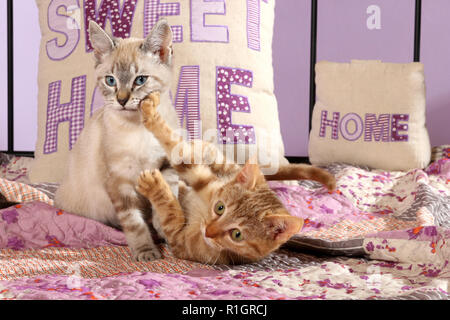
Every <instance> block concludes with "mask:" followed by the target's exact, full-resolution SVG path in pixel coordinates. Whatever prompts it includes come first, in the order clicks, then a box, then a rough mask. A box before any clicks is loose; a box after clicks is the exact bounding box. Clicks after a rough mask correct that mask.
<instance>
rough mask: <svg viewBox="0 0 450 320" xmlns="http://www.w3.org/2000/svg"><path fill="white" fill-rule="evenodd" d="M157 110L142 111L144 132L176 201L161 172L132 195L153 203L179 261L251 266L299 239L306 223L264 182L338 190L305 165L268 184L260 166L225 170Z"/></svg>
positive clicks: (145, 105) (217, 157)
mask: <svg viewBox="0 0 450 320" xmlns="http://www.w3.org/2000/svg"><path fill="white" fill-rule="evenodd" d="M158 103H159V96H158V94H157V93H152V94H150V96H149V98H147V99H145V100H144V101H143V102H142V103H141V108H142V113H143V115H144V124H145V126H146V127H147V128H148V129H149V130H150V131H151V132H153V134H154V135H155V137H156V138H157V139H158V140H159V142H160V143H161V146H162V147H163V148H164V150H165V151H166V154H167V156H168V158H169V161H170V163H171V165H172V167H173V168H174V169H175V170H176V171H177V172H178V174H179V176H180V180H181V181H180V185H179V196H178V199H177V198H176V197H175V195H174V194H173V193H172V192H171V190H170V187H169V185H168V184H167V182H166V181H165V179H164V177H163V176H162V175H161V172H160V171H159V170H158V169H153V170H146V171H144V172H143V173H142V174H141V176H140V177H139V180H138V186H137V190H138V191H139V192H140V193H141V194H142V195H144V196H146V197H147V198H148V199H149V200H150V202H151V203H152V206H153V208H154V209H155V215H156V216H157V217H158V218H159V219H158V220H157V219H156V217H155V220H154V221H155V222H156V221H159V224H160V226H159V227H158V229H161V230H162V233H163V234H164V237H165V239H166V240H167V242H168V244H169V246H170V247H171V249H172V252H173V253H174V254H175V255H176V256H177V257H179V258H182V259H188V260H194V261H199V262H203V263H209V264H215V263H219V264H235V263H245V262H253V261H257V260H259V259H262V258H264V257H265V256H266V255H268V254H269V253H270V252H272V251H274V250H276V249H277V248H278V247H279V246H280V245H282V244H283V243H285V242H286V241H287V240H289V238H290V237H291V236H292V235H293V234H295V233H296V232H298V231H299V230H300V229H301V227H302V225H303V219H301V218H298V217H294V216H291V215H290V214H289V212H288V211H287V210H286V208H285V207H284V206H283V204H282V203H281V201H280V200H279V199H278V198H277V196H276V194H275V193H274V192H273V191H272V190H271V189H270V187H269V186H268V184H267V182H266V178H267V179H268V180H286V179H294V180H298V179H312V180H317V181H319V182H322V183H323V184H325V185H326V186H327V187H328V189H329V190H333V189H334V188H335V186H336V181H335V179H334V177H333V176H332V175H331V174H330V173H328V172H327V171H325V170H323V169H320V168H317V167H313V166H310V165H304V164H289V165H286V166H283V167H281V168H280V170H279V171H278V173H277V174H275V175H272V176H266V178H265V177H264V175H263V173H262V172H261V170H260V168H259V166H258V165H257V164H251V163H250V162H247V163H246V164H245V165H244V166H243V167H242V166H240V165H237V164H234V163H226V162H224V161H223V157H222V158H221V153H220V152H219V151H218V149H217V148H216V147H215V146H214V145H213V144H211V143H208V142H205V141H198V140H197V141H193V142H187V141H185V140H183V139H182V138H181V137H180V136H179V135H177V134H176V133H175V132H174V131H173V130H172V129H171V128H170V127H169V126H168V125H167V123H166V122H165V121H164V119H162V118H161V116H160V115H159V114H158V113H157V112H156V107H157V105H158ZM195 143H199V144H200V146H201V149H202V163H201V164H195V163H194V159H195V156H194V152H192V151H193V150H194V149H195ZM185 151H188V152H186V153H184V152H185ZM186 154H187V156H186ZM185 157H188V159H184V158H185ZM179 160H184V161H179ZM186 160H188V161H186Z"/></svg>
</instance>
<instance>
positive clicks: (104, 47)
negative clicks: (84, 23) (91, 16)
mask: <svg viewBox="0 0 450 320" xmlns="http://www.w3.org/2000/svg"><path fill="white" fill-rule="evenodd" d="M89 39H90V40H91V44H92V47H94V50H95V53H96V55H104V54H107V53H110V52H111V51H112V50H113V49H114V48H115V46H116V44H115V43H114V39H113V38H112V37H111V36H110V35H109V34H107V33H106V32H105V30H103V29H102V27H100V26H99V25H98V24H97V23H96V22H95V21H94V20H90V21H89Z"/></svg>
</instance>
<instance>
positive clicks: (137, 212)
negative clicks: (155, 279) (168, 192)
mask: <svg viewBox="0 0 450 320" xmlns="http://www.w3.org/2000/svg"><path fill="white" fill-rule="evenodd" d="M89 34H90V39H91V42H92V45H93V47H94V54H95V60H96V65H95V66H96V75H97V86H98V88H99V89H100V90H101V92H102V94H103V96H104V100H105V105H104V106H103V107H102V108H100V109H99V110H97V111H96V112H95V113H94V114H93V116H92V117H91V118H90V119H89V120H88V121H87V123H86V126H85V128H84V129H83V131H82V133H81V134H80V136H79V138H78V140H77V143H76V144H75V146H74V148H73V149H72V150H71V151H70V153H69V160H68V163H67V169H66V172H65V177H64V179H63V181H62V183H61V185H60V187H59V189H58V190H57V192H56V195H55V205H56V206H58V207H60V208H61V209H64V210H66V211H68V212H72V213H75V214H78V215H82V216H85V217H88V218H92V219H95V220H98V221H100V222H103V223H105V224H109V225H112V226H117V227H121V228H122V230H123V231H124V233H125V236H126V239H127V242H128V245H129V247H130V249H131V252H132V254H133V257H134V258H135V259H136V260H138V261H149V260H153V259H156V258H159V257H161V253H160V252H159V249H158V247H157V246H156V245H155V244H154V242H153V240H152V237H151V233H150V230H149V227H148V225H147V223H146V221H147V220H148V219H149V216H148V215H150V214H151V206H150V203H149V202H148V200H147V199H145V198H144V197H142V196H141V195H140V194H138V193H137V192H136V190H135V184H136V181H137V178H138V176H139V173H140V172H141V171H142V170H144V169H161V171H162V172H163V175H164V176H165V178H166V179H167V180H168V181H171V183H172V184H171V185H172V187H173V189H174V192H175V193H176V192H177V188H178V177H177V175H176V174H175V172H174V171H173V170H172V169H167V170H163V169H164V166H165V163H166V162H167V159H166V156H165V152H164V150H163V149H162V148H161V146H160V145H159V143H158V141H157V140H156V139H155V138H154V136H153V135H152V134H151V133H150V132H149V131H148V130H146V128H145V127H144V126H143V124H142V122H143V119H142V115H141V112H140V111H139V104H140V102H141V100H142V99H143V98H144V97H145V96H147V95H148V94H149V93H150V92H152V91H155V90H158V91H160V92H161V105H160V106H159V107H158V112H159V113H160V114H161V116H162V117H163V118H164V119H165V121H167V123H168V124H169V125H170V126H171V127H172V128H177V127H178V119H177V115H176V112H175V109H174V107H173V106H172V103H171V100H170V96H169V87H170V80H171V79H170V78H171V76H170V75H171V58H172V31H171V29H170V27H169V25H168V23H167V21H166V20H160V21H158V23H157V24H156V25H155V26H154V27H153V30H152V31H151V32H150V34H149V35H148V37H147V38H146V39H135V38H129V39H117V38H114V37H112V36H110V35H108V34H107V33H106V32H105V31H104V30H103V29H102V28H101V27H100V26H98V25H97V24H96V23H95V22H93V21H90V23H89ZM166 167H167V166H166Z"/></svg>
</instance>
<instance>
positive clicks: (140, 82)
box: [134, 76, 148, 86]
mask: <svg viewBox="0 0 450 320" xmlns="http://www.w3.org/2000/svg"><path fill="white" fill-rule="evenodd" d="M147 79H148V77H147V76H138V77H136V79H135V80H134V84H135V85H137V86H142V85H143V84H144V83H145V82H147Z"/></svg>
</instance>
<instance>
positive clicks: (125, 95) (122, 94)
mask: <svg viewBox="0 0 450 320" xmlns="http://www.w3.org/2000/svg"><path fill="white" fill-rule="evenodd" d="M129 99H130V93H129V92H128V91H125V90H119V92H118V93H117V102H119V103H120V105H121V106H122V107H123V106H125V104H126V103H127V102H128V100H129Z"/></svg>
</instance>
